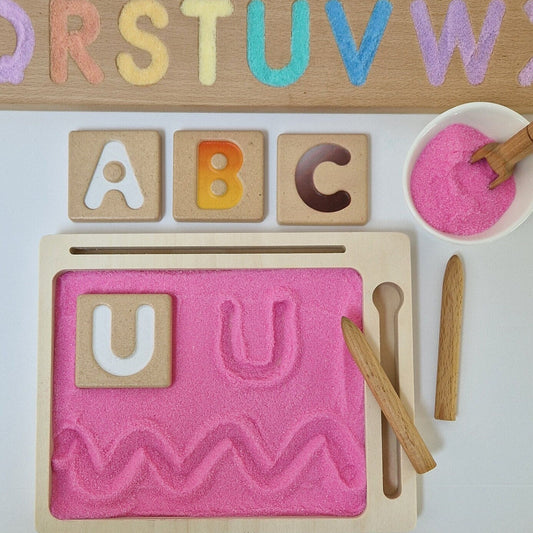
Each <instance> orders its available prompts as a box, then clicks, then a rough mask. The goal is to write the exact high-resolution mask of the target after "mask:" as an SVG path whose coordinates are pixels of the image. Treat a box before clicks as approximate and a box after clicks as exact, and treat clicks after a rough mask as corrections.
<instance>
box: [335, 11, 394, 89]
mask: <svg viewBox="0 0 533 533" xmlns="http://www.w3.org/2000/svg"><path fill="white" fill-rule="evenodd" d="M391 12H392V4H391V3H390V2H389V1H388V0H378V1H377V2H376V4H375V6H374V10H373V11H372V15H371V16H370V20H369V21H368V25H367V27H366V30H365V34H364V35H363V40H362V41H361V48H360V49H359V50H357V45H356V44H355V41H354V39H353V37H352V32H351V30H350V26H349V25H348V21H347V20H346V14H345V13H344V9H343V7H342V4H341V3H340V2H339V1H338V0H330V1H329V2H328V3H327V4H326V14H327V16H328V19H329V24H330V26H331V31H332V32H333V35H334V37H335V41H336V42H337V46H338V48H339V52H340V53H341V56H342V61H343V62H344V67H345V68H346V72H347V73H348V77H349V78H350V81H351V82H352V83H353V84H354V85H364V83H365V82H366V79H367V77H368V71H369V70H370V67H371V66H372V62H373V61H374V56H375V55H376V52H377V49H378V46H379V43H380V42H381V39H382V38H383V34H384V33H385V29H386V27H387V24H388V22H389V18H390V15H391Z"/></svg>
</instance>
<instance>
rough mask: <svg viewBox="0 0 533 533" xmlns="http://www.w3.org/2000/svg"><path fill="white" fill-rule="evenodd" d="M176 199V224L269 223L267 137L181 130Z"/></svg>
mask: <svg viewBox="0 0 533 533" xmlns="http://www.w3.org/2000/svg"><path fill="white" fill-rule="evenodd" d="M173 196H174V202H173V214H174V218H175V219H176V220H182V221H218V222H259V221H261V220H263V218H264V216H265V213H264V136H263V133H262V132H260V131H177V132H176V133H175V134H174V193H173Z"/></svg>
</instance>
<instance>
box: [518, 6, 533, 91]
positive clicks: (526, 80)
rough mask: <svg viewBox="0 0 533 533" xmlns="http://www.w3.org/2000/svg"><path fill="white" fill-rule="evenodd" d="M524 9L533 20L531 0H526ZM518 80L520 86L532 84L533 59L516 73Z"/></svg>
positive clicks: (532, 20)
mask: <svg viewBox="0 0 533 533" xmlns="http://www.w3.org/2000/svg"><path fill="white" fill-rule="evenodd" d="M524 11H525V12H526V15H527V16H528V17H529V20H530V21H531V22H533V0H528V2H526V5H525V6H524ZM518 82H519V83H520V85H521V86H522V87H529V86H530V85H533V59H530V60H529V62H528V64H527V65H526V66H525V67H524V70H522V72H520V74H519V75H518Z"/></svg>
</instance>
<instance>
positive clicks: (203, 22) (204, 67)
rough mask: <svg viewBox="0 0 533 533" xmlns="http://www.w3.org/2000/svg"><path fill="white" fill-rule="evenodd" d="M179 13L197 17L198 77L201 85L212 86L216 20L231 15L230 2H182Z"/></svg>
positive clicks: (214, 71)
mask: <svg viewBox="0 0 533 533" xmlns="http://www.w3.org/2000/svg"><path fill="white" fill-rule="evenodd" d="M181 12H182V13H183V14H184V15H185V16H187V17H198V20H199V29H198V55H199V57H198V77H199V79H200V83H201V84H202V85H213V83H215V80H216V77H217V18H218V17H229V16H230V15H231V14H232V13H233V4H232V3H231V0H184V1H183V3H182V4H181Z"/></svg>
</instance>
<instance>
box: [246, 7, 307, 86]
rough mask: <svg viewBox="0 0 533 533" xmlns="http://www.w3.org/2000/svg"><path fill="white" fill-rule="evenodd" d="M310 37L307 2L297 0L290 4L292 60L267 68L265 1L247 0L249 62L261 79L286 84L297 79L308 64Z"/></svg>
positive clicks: (274, 83)
mask: <svg viewBox="0 0 533 533" xmlns="http://www.w3.org/2000/svg"><path fill="white" fill-rule="evenodd" d="M309 39H310V37H309V4H308V3H307V0H296V2H294V4H293V5H292V32H291V60H290V61H289V63H288V64H287V65H286V66H285V67H283V68H280V69H273V68H270V67H269V66H268V64H267V62H266V58H265V5H264V3H263V2H262V1H261V0H252V1H251V2H250V3H249V4H248V66H249V67H250V70H251V72H252V74H253V75H254V76H255V77H256V78H257V79H258V80H259V81H260V82H261V83H264V84H265V85H270V86H271V87H287V86H288V85H291V84H293V83H295V82H296V81H298V80H299V79H300V78H301V77H302V76H303V74H304V72H305V71H306V70H307V66H308V65H309Z"/></svg>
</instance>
